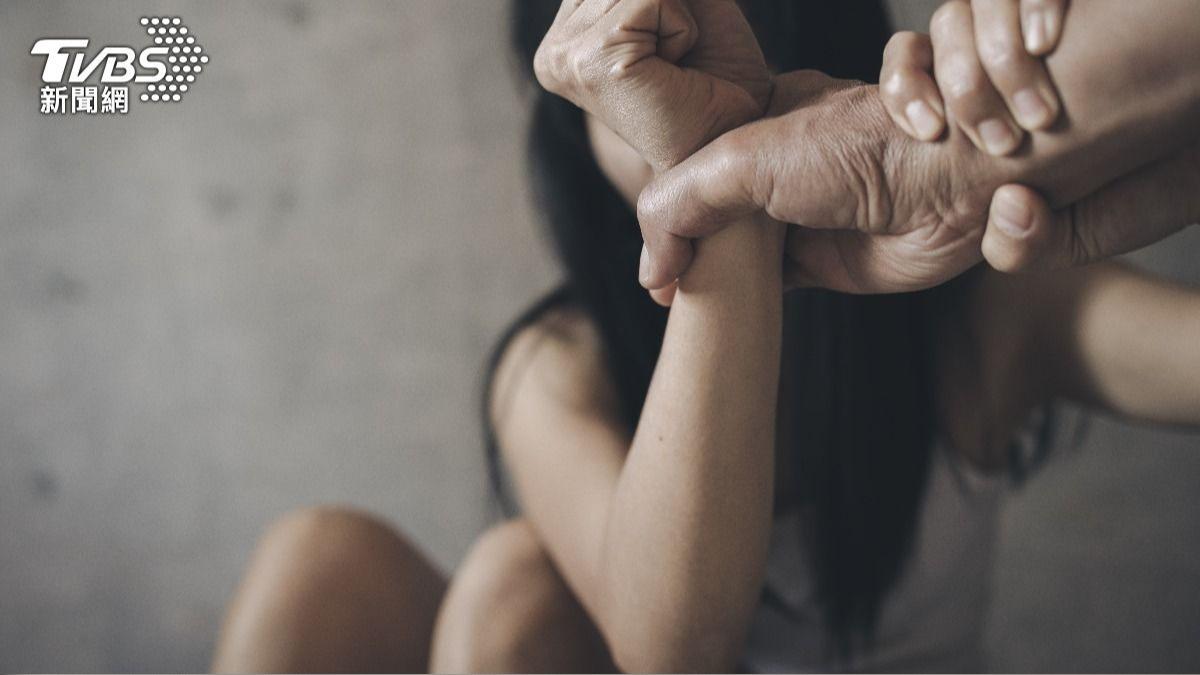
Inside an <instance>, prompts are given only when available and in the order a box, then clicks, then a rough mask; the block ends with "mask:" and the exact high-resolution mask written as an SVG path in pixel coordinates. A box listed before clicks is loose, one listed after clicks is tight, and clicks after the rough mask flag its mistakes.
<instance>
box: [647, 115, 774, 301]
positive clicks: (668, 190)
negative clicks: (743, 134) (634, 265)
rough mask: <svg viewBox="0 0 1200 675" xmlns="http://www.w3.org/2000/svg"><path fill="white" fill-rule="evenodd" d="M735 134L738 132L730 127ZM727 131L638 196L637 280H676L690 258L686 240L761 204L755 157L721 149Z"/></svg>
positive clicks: (655, 284)
mask: <svg viewBox="0 0 1200 675" xmlns="http://www.w3.org/2000/svg"><path fill="white" fill-rule="evenodd" d="M732 133H733V134H737V133H738V131H735V132H732ZM727 138H728V135H727V136H725V137H722V138H721V139H718V140H717V141H716V142H714V143H711V144H709V145H708V146H705V147H704V148H703V149H701V150H700V151H699V152H697V153H696V154H694V155H692V156H691V157H689V158H688V159H687V160H685V161H684V162H683V163H681V164H679V165H677V166H676V167H675V168H673V169H671V170H670V171H666V172H664V173H662V174H660V175H659V176H658V177H657V178H655V180H654V181H653V182H652V183H651V184H650V185H649V186H648V187H647V188H646V189H645V190H643V191H642V194H641V196H640V197H639V198H638V208H637V212H638V223H639V224H640V225H641V228H642V239H643V240H644V241H645V244H646V248H645V256H644V257H643V261H642V266H641V270H640V272H639V281H640V282H641V284H642V286H644V287H646V288H650V289H655V288H662V287H663V286H665V285H667V284H669V283H671V282H672V281H674V280H675V279H678V278H679V276H680V275H682V274H683V272H684V271H685V270H686V269H687V267H688V265H690V264H691V261H692V244H691V242H690V241H689V240H690V239H697V238H700V237H705V236H708V235H710V234H713V233H714V232H716V231H718V230H720V229H721V228H722V227H723V226H724V225H725V224H726V223H728V222H729V221H730V220H732V219H733V218H735V217H738V216H744V215H748V214H751V213H756V212H758V211H760V210H762V209H763V206H764V205H763V204H761V203H759V202H758V201H756V199H755V194H754V193H755V190H754V189H753V188H752V184H753V182H754V181H756V180H758V174H759V173H760V172H758V171H756V170H755V168H754V164H755V156H754V155H752V154H748V153H744V152H737V151H735V150H733V149H725V148H727V147H728V146H729V145H731V144H730V142H729V141H728V140H726V139H727Z"/></svg>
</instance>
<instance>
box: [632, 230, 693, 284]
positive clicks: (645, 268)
mask: <svg viewBox="0 0 1200 675" xmlns="http://www.w3.org/2000/svg"><path fill="white" fill-rule="evenodd" d="M642 236H643V237H644V239H645V243H644V244H643V245H642V258H641V260H640V261H639V262H638V283H640V284H641V285H642V288H645V289H646V290H650V291H654V290H658V289H661V288H665V287H666V286H668V285H670V284H672V283H674V282H675V280H676V279H678V278H679V277H680V276H681V275H682V274H683V273H684V271H686V270H687V268H688V266H689V265H691V264H692V255H693V249H692V242H691V240H689V239H685V238H683V237H679V236H676V235H674V234H671V233H670V232H667V231H666V230H663V229H661V228H647V227H645V226H642Z"/></svg>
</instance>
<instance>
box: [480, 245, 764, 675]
mask: <svg viewBox="0 0 1200 675" xmlns="http://www.w3.org/2000/svg"><path fill="white" fill-rule="evenodd" d="M781 245H782V242H781V235H780V234H779V230H778V226H770V227H764V226H762V225H761V224H753V225H752V224H739V225H738V226H736V227H733V228H730V229H729V230H727V231H725V232H723V233H722V234H721V235H719V236H716V237H714V238H712V239H711V240H710V241H706V242H704V244H703V245H702V246H701V247H700V252H699V255H698V258H697V261H696V265H695V267H694V268H693V269H692V270H691V271H690V272H689V273H688V274H687V275H686V276H685V277H684V278H683V279H682V280H681V282H680V286H679V290H678V294H677V296H676V299H675V304H674V306H673V307H672V309H671V314H670V319H669V321H668V326H667V331H666V337H665V340H664V343H663V348H662V353H661V356H660V358H659V361H658V365H657V367H656V369H655V373H654V378H653V381H652V383H651V386H650V390H649V393H648V395H647V397H646V403H645V406H644V408H643V410H642V416H641V419H640V421H639V423H638V427H637V432H636V434H635V436H634V438H633V440H632V443H630V442H629V441H628V439H623V438H622V437H621V434H620V433H619V432H617V431H615V429H616V426H615V425H614V424H612V423H611V422H610V421H607V420H606V419H605V417H604V416H603V415H602V414H600V413H599V412H598V410H597V408H596V407H595V406H580V405H571V404H565V403H564V400H565V399H564V398H563V397H562V396H561V395H556V394H555V393H554V391H553V390H554V388H553V387H545V386H539V385H538V383H537V379H535V378H528V377H527V378H525V381H524V382H523V383H522V384H520V385H518V387H517V393H516V395H515V396H514V404H513V406H512V407H511V409H510V411H509V412H508V413H507V414H506V415H505V416H504V417H503V418H502V419H500V420H498V422H499V432H500V440H501V444H502V447H503V448H504V452H505V456H506V458H507V459H508V462H509V465H510V467H511V468H512V471H513V474H514V478H515V481H516V485H517V489H518V493H519V495H520V498H521V502H522V504H523V506H524V507H525V510H526V513H527V515H528V516H529V517H530V518H531V519H532V521H533V523H534V525H535V527H536V528H537V530H538V531H539V533H540V534H541V535H542V537H543V539H544V540H545V543H546V545H547V547H548V548H549V550H550V552H551V554H552V556H553V557H554V559H555V561H556V562H557V563H558V565H559V568H560V570H561V571H562V573H563V574H564V576H565V577H566V579H567V580H568V582H569V583H570V584H571V586H572V588H573V589H574V591H575V592H576V594H577V595H578V596H579V598H580V599H581V600H582V602H583V604H584V605H585V606H586V607H587V608H588V610H589V612H590V613H591V615H592V617H593V619H594V620H595V621H596V622H597V624H598V625H599V626H600V628H601V631H602V632H603V633H604V635H605V637H606V639H607V640H608V643H609V646H610V648H611V649H612V650H613V652H614V656H615V658H616V661H617V664H618V665H619V666H621V667H622V668H623V669H626V670H634V671H644V670H650V671H668V670H669V671H674V670H712V669H729V668H732V667H733V666H734V665H735V659H736V657H737V655H738V653H740V648H741V644H742V641H743V639H744V636H745V633H746V630H747V628H748V622H749V618H750V614H751V612H752V610H753V607H754V606H755V604H756V602H757V599H758V593H759V591H760V586H761V580H762V574H763V566H764V564H765V556H766V550H767V541H768V533H769V527H770V521H771V504H772V499H773V471H774V463H773V453H774V441H775V434H774V429H775V409H776V394H777V388H778V376H779V342H780V334H781V326H780V313H781V307H782V302H781V279H780V276H781V274H780V270H779V268H778V266H773V265H763V264H762V261H763V260H769V259H774V260H780V259H781V255H782V253H781ZM748 270H751V271H750V272H748ZM564 358H573V357H568V356H566V355H565V354H564ZM506 360H507V359H506ZM545 367H546V368H547V369H549V370H550V371H558V372H561V370H562V368H561V367H560V365H554V364H553V363H547V364H545ZM532 369H533V370H541V369H542V367H541V366H533V367H532ZM588 379H590V378H586V377H585V378H582V381H581V383H580V384H579V385H571V386H570V388H575V387H576V386H578V388H579V389H580V390H587V389H589V388H591V387H592V385H590V384H587V383H586V381H587V380H588ZM569 398H570V397H567V399H566V400H569ZM626 452H628V455H627V457H626V456H625V455H626Z"/></svg>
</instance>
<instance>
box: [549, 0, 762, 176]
mask: <svg viewBox="0 0 1200 675" xmlns="http://www.w3.org/2000/svg"><path fill="white" fill-rule="evenodd" d="M534 70H535V71H536V73H537V77H538V81H539V82H541V84H542V86H544V87H545V88H546V89H547V90H548V91H551V92H553V93H555V94H558V95H559V96H562V97H563V98H566V99H567V100H569V101H571V102H572V103H575V104H576V105H578V106H579V107H581V108H583V109H584V110H586V111H587V112H589V113H591V114H593V115H595V116H596V117H598V118H599V119H600V121H602V122H603V123H604V124H605V125H607V126H608V127H609V128H610V129H612V130H613V131H615V132H616V133H617V134H618V135H619V136H621V138H623V139H625V141H626V142H628V143H629V144H630V145H631V146H633V148H634V149H635V150H637V151H638V152H639V153H640V154H641V156H642V157H643V158H644V159H645V160H646V161H647V162H649V163H650V165H651V166H652V167H653V168H654V170H655V171H663V170H665V169H668V168H670V167H672V166H674V165H675V164H677V163H679V162H680V161H682V160H683V159H685V158H686V157H688V156H689V155H691V154H692V153H693V152H695V151H696V150H698V149H699V148H700V147H702V146H703V145H704V144H706V143H708V142H709V141H711V140H712V139H713V138H716V137H717V136H718V135H720V134H721V133H723V132H725V131H728V130H730V129H733V128H736V127H738V126H740V125H742V124H745V123H746V122H749V121H751V120H755V119H758V118H759V117H761V116H762V114H763V112H764V111H765V110H766V106H767V103H768V101H769V100H770V96H771V76H770V71H769V70H768V69H767V65H766V62H765V61H764V59H763V55H762V51H761V50H760V49H759V46H758V41H757V40H756V39H755V37H754V32H753V31H752V30H751V28H750V25H749V24H748V23H747V22H746V19H745V17H744V16H743V15H742V12H741V10H740V9H739V8H738V6H737V3H736V2H735V0H563V4H562V7H561V8H560V9H559V12H558V16H557V17H556V18H555V20H554V24H553V25H552V26H551V27H550V31H549V32H548V33H547V34H546V38H545V39H544V40H543V41H542V44H541V46H540V47H539V48H538V52H537V55H536V57H535V58H534Z"/></svg>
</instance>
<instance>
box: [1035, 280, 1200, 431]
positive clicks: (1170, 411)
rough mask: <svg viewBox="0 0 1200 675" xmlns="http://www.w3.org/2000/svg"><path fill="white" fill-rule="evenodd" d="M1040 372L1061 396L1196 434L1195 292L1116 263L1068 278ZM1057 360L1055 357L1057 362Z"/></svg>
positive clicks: (1199, 369) (1199, 377)
mask: <svg viewBox="0 0 1200 675" xmlns="http://www.w3.org/2000/svg"><path fill="white" fill-rule="evenodd" d="M1062 283H1063V286H1064V287H1065V288H1066V289H1067V292H1068V294H1069V295H1068V305H1069V307H1070V311H1064V312H1062V315H1065V317H1066V318H1067V320H1066V321H1063V322H1062V323H1061V326H1056V325H1048V326H1046V328H1045V329H1044V330H1045V332H1046V333H1048V335H1047V336H1046V337H1047V338H1048V339H1047V340H1046V344H1050V345H1062V346H1061V347H1057V348H1055V349H1052V350H1050V351H1049V353H1048V355H1050V356H1051V359H1050V362H1048V363H1046V364H1044V367H1043V368H1042V369H1041V371H1042V372H1044V373H1046V375H1047V376H1049V377H1051V378H1052V380H1053V381H1052V382H1051V383H1050V386H1049V387H1048V388H1049V389H1050V392H1051V393H1052V394H1057V395H1061V396H1064V397H1067V398H1071V399H1074V400H1077V401H1081V402H1083V403H1086V404H1089V405H1094V406H1096V407H1099V408H1102V409H1104V410H1108V411H1110V412H1112V413H1115V414H1118V415H1121V416H1123V417H1126V418H1129V419H1134V420H1139V421H1144V422H1151V423H1157V424H1168V425H1178V426H1184V427H1191V428H1200V341H1198V340H1197V336H1200V290H1198V289H1195V288H1189V287H1186V286H1181V285H1177V284H1173V283H1170V282H1167V281H1164V280H1161V279H1154V278H1152V277H1149V276H1146V275H1145V274H1143V273H1141V272H1138V271H1135V270H1133V269H1130V268H1126V267H1123V266H1118V265H1116V264H1104V265H1095V266H1092V267H1089V268H1084V269H1080V270H1077V271H1074V272H1071V273H1070V276H1069V277H1067V278H1066V279H1065V280H1064V282H1062ZM1056 354H1057V355H1059V358H1053V357H1054V355H1056Z"/></svg>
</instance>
